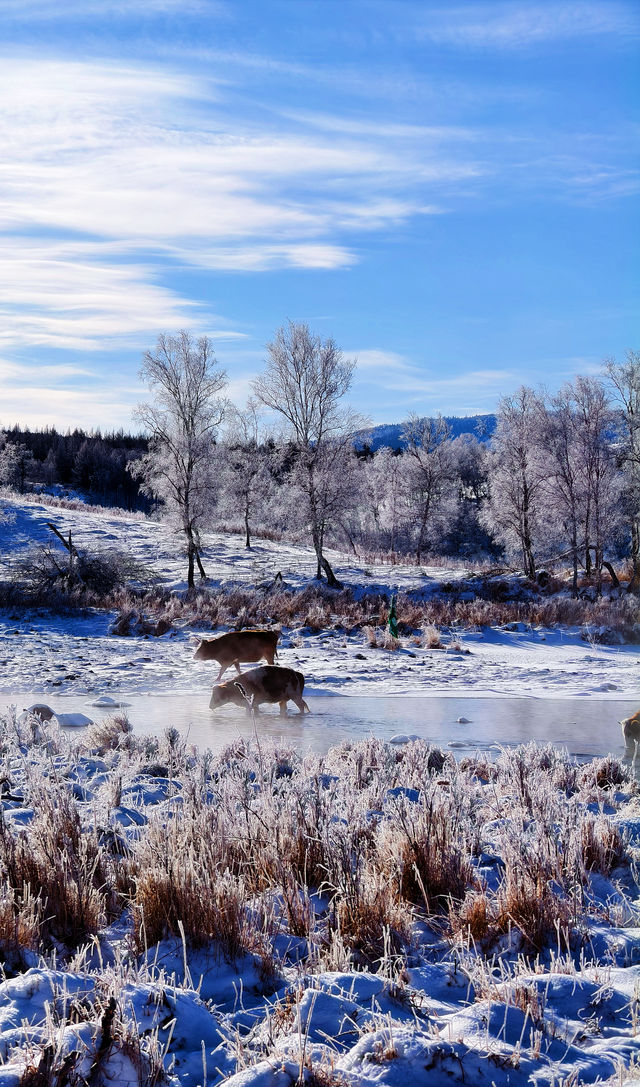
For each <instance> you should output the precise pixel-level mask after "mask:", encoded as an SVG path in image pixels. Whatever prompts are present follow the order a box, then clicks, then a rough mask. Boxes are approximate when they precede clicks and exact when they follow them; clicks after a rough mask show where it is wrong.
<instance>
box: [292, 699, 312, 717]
mask: <svg viewBox="0 0 640 1087" xmlns="http://www.w3.org/2000/svg"><path fill="white" fill-rule="evenodd" d="M293 702H295V704H296V706H297V707H298V709H299V710H300V713H304V711H305V710H306V711H307V713H311V710H310V709H309V707H308V706H307V703H306V702H305V700H304V698H302V697H298V698H293Z"/></svg>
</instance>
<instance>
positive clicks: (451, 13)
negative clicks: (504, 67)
mask: <svg viewBox="0 0 640 1087" xmlns="http://www.w3.org/2000/svg"><path fill="white" fill-rule="evenodd" d="M416 32H417V33H418V34H419V35H420V37H422V38H423V39H426V40H429V41H432V42H435V43H438V44H444V45H452V46H460V47H465V48H498V49H519V48H523V47H526V46H531V45H538V44H542V43H547V42H554V41H562V40H567V39H572V38H583V37H586V36H594V35H595V36H598V35H609V34H615V35H618V36H621V35H622V36H632V37H636V36H637V35H638V33H639V32H640V17H639V15H638V10H637V8H634V6H633V5H630V4H626V3H617V2H616V0H611V2H607V3H603V2H594V3H589V2H585V3H575V2H573V3H563V2H562V0H559V2H557V3H547V4H540V3H526V2H525V3H517V2H513V3H507V4H505V3H482V2H480V3H474V4H461V5H455V6H451V7H446V8H441V9H439V10H438V9H436V10H431V11H430V12H429V13H428V15H427V16H426V17H425V18H423V19H420V20H419V21H418V25H417V27H416Z"/></svg>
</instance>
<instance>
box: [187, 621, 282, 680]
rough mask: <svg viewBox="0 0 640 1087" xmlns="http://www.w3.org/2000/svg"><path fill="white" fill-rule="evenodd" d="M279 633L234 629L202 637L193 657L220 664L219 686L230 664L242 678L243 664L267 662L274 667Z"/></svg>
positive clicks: (275, 631)
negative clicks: (214, 635)
mask: <svg viewBox="0 0 640 1087" xmlns="http://www.w3.org/2000/svg"><path fill="white" fill-rule="evenodd" d="M279 637H280V634H279V631H277V630H232V631H230V632H229V634H220V635H219V637H217V638H203V639H202V641H201V642H200V645H199V646H198V648H197V649H196V651H195V653H194V654H193V659H194V660H197V661H217V663H218V664H219V665H220V671H219V672H218V675H217V678H216V683H219V682H220V680H221V679H222V677H223V675H224V673H225V672H226V670H227V668H229V667H230V665H232V664H233V665H235V669H236V672H237V673H238V675H241V674H242V673H241V671H240V661H247V662H250V663H253V662H255V661H261V660H266V662H267V664H273V662H274V660H275V658H276V656H277V645H278V638H279Z"/></svg>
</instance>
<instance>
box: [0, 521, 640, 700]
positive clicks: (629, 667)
mask: <svg viewBox="0 0 640 1087" xmlns="http://www.w3.org/2000/svg"><path fill="white" fill-rule="evenodd" d="M2 506H3V507H4V508H6V509H8V510H10V511H11V512H13V513H14V514H15V520H14V521H13V522H12V523H5V524H4V525H0V557H1V559H2V562H3V564H4V566H5V568H6V569H7V570H10V569H11V568H12V567H13V566H14V565H15V562H16V560H17V558H18V557H19V556H20V555H23V554H24V553H25V552H26V551H27V549H28V548H29V547H30V546H32V545H33V544H34V543H47V544H53V545H56V540H55V538H54V537H53V535H52V533H51V531H50V530H49V529H48V528H47V527H46V522H47V521H52V522H53V523H55V525H56V527H58V528H59V530H60V531H61V532H63V533H64V534H65V535H67V534H68V533H69V532H71V533H72V536H73V540H74V543H75V544H76V546H77V547H78V548H80V549H82V548H87V549H89V550H91V551H94V550H96V549H98V550H108V549H109V548H116V549H118V550H120V551H125V552H126V553H127V554H128V555H129V556H130V557H131V558H132V559H134V560H135V561H136V562H137V563H138V564H140V565H142V566H144V567H146V568H147V569H148V570H149V571H150V572H151V573H152V574H153V576H154V577H155V578H156V579H157V580H158V581H159V582H160V584H162V585H164V586H165V587H167V588H172V589H176V590H182V589H184V587H185V582H184V575H185V561H184V558H183V557H182V556H181V555H180V543H179V540H177V539H176V537H175V536H174V535H173V534H172V533H171V532H170V531H169V530H168V529H167V528H166V527H165V526H164V525H161V524H158V523H156V522H153V521H150V520H145V519H142V518H139V517H138V518H136V517H127V516H126V515H121V516H119V515H116V514H115V513H113V512H111V511H104V512H98V513H96V512H85V511H83V510H66V509H62V508H51V507H45V506H42V505H39V504H38V503H37V502H26V501H24V502H17V501H11V500H7V501H5V502H3V503H2ZM58 546H59V545H58ZM330 558H331V561H332V563H333V564H334V567H335V569H336V571H337V573H338V575H339V576H340V578H341V579H342V581H343V582H344V584H345V585H346V586H349V587H351V588H353V589H354V591H356V592H358V591H364V590H367V591H371V592H374V591H377V592H384V593H386V594H387V595H389V594H390V593H391V592H395V591H400V592H406V593H411V594H414V595H415V596H416V597H419V598H425V599H426V598H428V597H429V596H432V595H434V594H437V593H438V592H439V591H440V590H441V587H442V585H443V584H446V583H449V584H451V583H456V582H458V583H460V582H462V581H464V580H465V578H466V575H467V572H466V571H465V570H464V569H463V568H443V567H439V566H438V567H415V566H402V565H395V566H383V565H379V566H365V565H360V566H358V565H356V564H354V560H353V558H352V557H351V556H345V555H342V554H339V553H337V552H331V553H330ZM205 562H206V565H207V573H208V575H209V577H210V584H211V587H212V588H216V587H219V586H227V587H231V586H233V585H245V586H246V585H249V586H253V585H260V584H263V583H264V582H269V581H272V580H273V578H274V577H275V575H276V574H277V573H281V574H282V577H283V580H284V583H285V585H289V586H291V587H301V586H303V585H306V584H308V583H309V581H310V579H311V578H312V576H313V573H314V567H315V560H314V557H313V553H312V551H311V549H310V548H308V547H304V546H294V545H285V544H282V543H273V542H270V541H267V540H257V541H256V543H255V544H254V546H253V547H252V548H251V550H249V551H247V550H246V549H245V548H244V546H243V545H242V540H241V539H240V538H239V537H237V536H231V535H223V534H220V533H212V534H211V535H209V536H207V537H206V538H205ZM399 618H400V619H402V614H401V613H400V615H399ZM112 621H113V616H112V615H108V614H105V613H101V612H95V613H90V614H87V615H84V616H68V617H65V616H55V617H54V616H51V615H50V614H48V613H46V612H45V611H43V610H40V611H36V612H31V613H29V614H28V615H24V614H22V613H20V612H19V611H6V610H5V611H4V612H2V613H0V669H1V671H0V692H2V693H3V694H4V695H5V696H6V697H5V701H6V700H7V699H10V697H11V696H12V695H16V697H18V696H22V695H24V696H25V697H27V698H28V697H29V696H30V695H32V696H33V699H35V698H36V697H40V696H44V695H46V694H51V693H58V694H72V695H78V696H80V695H84V694H90V695H99V694H101V693H108V694H110V695H113V694H114V692H116V693H117V692H122V693H127V692H128V693H132V692H134V691H136V692H145V691H155V692H158V693H161V692H163V691H169V690H170V691H172V692H180V691H184V692H190V693H197V692H200V691H201V692H202V693H203V694H204V693H205V692H206V691H207V690H208V689H209V688H210V686H211V682H212V667H211V665H207V664H203V663H196V662H194V661H193V659H192V658H193V647H194V641H195V642H197V636H196V634H195V632H194V631H193V630H192V629H191V630H190V629H185V628H184V627H181V626H180V625H179V624H175V625H174V629H173V630H172V631H170V632H169V633H168V634H166V635H164V636H162V637H159V638H156V637H116V636H114V635H112V634H110V627H111V623H112ZM511 626H512V627H513V624H511ZM221 629H222V628H221ZM218 632H219V631H216V632H208V631H206V630H202V631H201V632H198V633H201V634H202V635H205V636H206V635H207V634H208V633H218ZM416 641H417V639H415V638H411V637H403V638H401V648H400V650H399V651H397V652H395V653H393V654H391V655H390V654H389V653H387V652H386V651H383V650H381V649H375V648H370V647H369V645H368V644H367V639H366V637H365V635H364V634H363V633H362V632H357V633H355V634H350V635H347V634H345V633H344V632H343V631H339V630H327V631H320V632H314V631H312V630H310V629H309V628H306V627H303V628H286V627H285V628H284V629H283V631H282V637H281V641H280V649H279V656H280V663H281V664H284V665H288V666H291V667H295V668H297V669H299V670H300V671H302V672H303V673H304V675H305V677H306V684H307V690H311V691H312V692H313V693H314V694H322V693H326V694H338V693H340V694H349V695H366V694H383V693H384V694H451V695H460V694H465V695H467V696H468V695H470V694H478V695H487V694H491V695H494V696H507V695H517V696H527V695H536V696H537V697H553V698H563V697H577V696H580V697H584V696H589V697H593V698H608V699H613V700H625V699H627V700H628V699H635V698H639V699H640V645H614V646H607V645H600V644H597V643H594V642H589V641H585V639H584V637H583V635H582V632H581V631H580V630H579V629H578V628H575V627H574V628H561V629H554V630H547V629H532V628H527V627H525V626H524V625H522V624H521V625H519V626H515V628H513V629H507V628H504V627H503V628H489V627H484V628H482V629H481V630H477V631H456V632H455V635H453V636H446V635H445V636H444V638H443V643H444V647H445V648H444V649H427V648H425V647H424V646H421V645H418V644H416ZM457 645H461V650H460V649H458V648H456V646H457Z"/></svg>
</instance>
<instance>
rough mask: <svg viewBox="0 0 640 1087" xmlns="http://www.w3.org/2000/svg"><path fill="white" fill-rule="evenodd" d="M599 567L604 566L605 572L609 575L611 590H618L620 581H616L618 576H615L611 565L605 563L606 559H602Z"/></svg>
mask: <svg viewBox="0 0 640 1087" xmlns="http://www.w3.org/2000/svg"><path fill="white" fill-rule="evenodd" d="M601 565H602V566H604V568H605V570H607V571H608V573H609V577H610V578H611V586H612V588H614V589H619V588H620V581H619V580H618V575H617V574H616V572H615V570H614V569H613V566H612V565H611V563H610V562H607V560H606V559H603V560H602V563H601Z"/></svg>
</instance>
